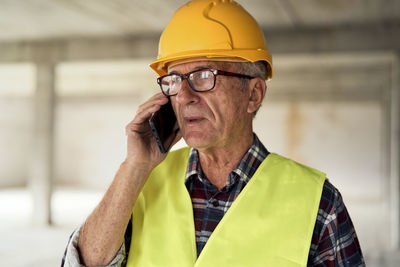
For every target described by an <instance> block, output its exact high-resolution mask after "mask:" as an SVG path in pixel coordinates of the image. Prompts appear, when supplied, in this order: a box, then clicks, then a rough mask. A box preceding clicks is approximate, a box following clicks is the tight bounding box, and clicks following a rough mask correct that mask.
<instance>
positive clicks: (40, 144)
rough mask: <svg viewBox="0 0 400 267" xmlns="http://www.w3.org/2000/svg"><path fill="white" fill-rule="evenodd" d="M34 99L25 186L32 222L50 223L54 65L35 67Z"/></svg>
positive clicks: (46, 64)
mask: <svg viewBox="0 0 400 267" xmlns="http://www.w3.org/2000/svg"><path fill="white" fill-rule="evenodd" d="M36 71H37V74H36V94H35V98H34V101H35V103H34V107H35V109H34V140H33V147H32V151H31V170H30V171H31V172H30V179H29V186H30V189H31V192H32V196H33V217H32V219H33V223H34V224H35V225H42V226H44V225H49V224H50V223H51V192H52V176H53V139H54V136H53V132H54V105H55V90H54V84H55V82H54V81H55V78H54V75H55V74H54V64H51V63H39V64H37V70H36Z"/></svg>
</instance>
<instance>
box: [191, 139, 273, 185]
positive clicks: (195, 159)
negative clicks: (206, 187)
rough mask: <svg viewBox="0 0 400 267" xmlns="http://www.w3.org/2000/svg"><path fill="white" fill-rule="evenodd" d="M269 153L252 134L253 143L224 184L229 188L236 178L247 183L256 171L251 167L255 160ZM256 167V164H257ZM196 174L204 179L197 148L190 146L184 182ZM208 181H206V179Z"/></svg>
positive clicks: (261, 158)
mask: <svg viewBox="0 0 400 267" xmlns="http://www.w3.org/2000/svg"><path fill="white" fill-rule="evenodd" d="M268 154H269V152H268V150H267V149H266V148H265V147H264V145H263V144H262V143H261V141H260V140H259V139H258V137H257V135H256V134H254V140H253V144H252V145H251V147H250V148H249V150H248V151H247V152H246V153H245V154H244V156H243V158H242V159H241V160H240V162H239V164H238V165H237V166H236V167H235V168H234V169H233V170H232V171H231V172H230V173H229V175H228V179H227V183H226V186H227V188H229V187H230V186H231V185H233V184H234V183H235V182H236V181H237V180H238V179H237V178H238V177H239V179H242V180H243V181H244V182H245V183H248V181H249V180H250V178H251V177H252V176H253V174H254V173H255V171H256V168H254V167H253V165H254V162H255V161H259V162H262V161H263V160H264V159H265V158H266V157H267V155H268ZM257 167H258V165H257ZM195 176H197V177H198V178H199V179H200V181H201V182H203V183H204V182H206V181H204V177H205V175H204V174H203V171H202V169H201V166H200V160H199V153H198V151H197V149H195V148H192V149H191V150H190V154H189V162H188V168H187V170H186V177H185V183H187V182H188V181H189V180H190V179H192V178H193V177H195ZM207 182H208V181H207Z"/></svg>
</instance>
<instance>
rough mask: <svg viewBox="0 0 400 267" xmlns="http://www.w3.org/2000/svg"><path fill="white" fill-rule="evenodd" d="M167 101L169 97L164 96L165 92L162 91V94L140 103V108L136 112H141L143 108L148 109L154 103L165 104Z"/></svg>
mask: <svg viewBox="0 0 400 267" xmlns="http://www.w3.org/2000/svg"><path fill="white" fill-rule="evenodd" d="M167 102H168V98H167V97H166V96H164V95H163V94H161V93H160V94H157V95H154V96H153V97H151V98H150V99H148V100H147V101H146V102H145V103H143V104H142V105H140V106H139V108H138V109H137V111H136V113H140V112H142V111H143V110H146V109H148V108H150V107H152V106H153V105H164V104H166V103H167Z"/></svg>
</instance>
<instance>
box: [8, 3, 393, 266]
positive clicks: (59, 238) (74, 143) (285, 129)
mask: <svg viewBox="0 0 400 267" xmlns="http://www.w3.org/2000/svg"><path fill="white" fill-rule="evenodd" d="M185 2H186V1H181V0H157V1H153V0H151V1H136V0H129V1H128V0H113V1H106V0H85V1H80V0H0V165H1V168H0V262H1V263H0V265H2V266H58V265H59V264H60V261H61V258H62V254H63V251H64V248H65V246H66V244H67V241H68V237H69V235H70V233H71V232H72V231H73V230H74V229H75V228H76V227H78V226H79V225H80V224H81V223H82V222H83V221H84V220H85V218H86V216H87V215H88V214H89V213H90V212H91V210H92V209H93V208H94V207H95V205H96V204H97V203H98V202H99V201H100V199H101V197H102V195H103V193H104V192H105V190H106V188H107V187H108V185H109V184H110V182H111V180H112V179H113V176H114V174H115V172H116V170H117V169H118V167H119V164H120V163H121V161H122V160H123V159H124V156H125V134H124V127H125V125H126V124H127V123H128V122H129V121H130V120H131V119H132V118H133V116H134V114H135V112H136V109H137V107H138V106H139V105H140V104H141V103H142V102H143V101H145V100H146V99H147V98H148V97H150V96H151V95H153V94H154V93H157V92H158V91H159V88H158V87H157V84H156V81H155V78H156V75H155V73H153V72H152V71H151V70H150V68H149V67H148V63H149V62H151V61H152V60H153V59H154V58H155V57H156V56H157V46H158V38H159V36H160V33H161V31H162V30H163V28H164V27H165V26H166V25H167V23H168V21H169V19H170V18H171V17H172V15H173V12H174V11H175V10H176V9H177V8H178V7H179V6H181V5H182V4H184V3H185ZM241 4H242V5H243V6H244V7H245V8H246V9H247V10H248V11H249V12H250V13H251V14H252V15H253V16H254V17H255V18H256V20H257V21H258V22H259V24H260V25H261V27H262V28H263V30H264V32H265V36H266V39H267V44H268V47H269V50H270V51H271V53H272V55H273V62H274V68H275V76H274V78H273V80H272V81H268V82H267V87H268V93H267V97H266V99H265V101H264V103H263V106H262V108H261V110H260V111H259V113H258V114H257V117H256V119H255V132H256V133H257V134H258V136H259V137H260V139H261V140H262V141H263V143H264V144H265V145H266V147H267V148H268V149H269V150H270V151H273V152H277V153H279V154H281V155H284V156H287V157H290V158H293V159H295V160H296V161H299V162H301V163H304V164H307V165H310V166H313V167H314V168H317V169H320V170H322V171H324V172H326V173H327V175H328V177H329V179H330V181H331V182H332V183H333V184H334V185H335V186H336V187H337V188H339V190H340V191H341V193H342V195H343V198H344V201H345V203H346V205H347V208H348V210H349V212H350V214H351V217H352V220H353V222H354V224H355V227H356V231H357V234H358V236H359V240H360V243H361V246H362V249H363V252H364V256H365V258H366V261H367V265H368V266H399V265H400V253H399V252H398V251H399V236H400V234H399V232H400V231H399V230H400V223H399V218H400V214H399V213H400V206H399V193H400V190H399V188H400V187H399V179H400V174H399V173H400V172H399V168H400V167H399V166H400V157H399V153H400V152H399V151H400V137H399V136H400V135H399V124H400V108H399V106H400V1H398V0H384V1H382V0H355V1H348V0H336V1H332V0H304V1H298V0H246V1H241ZM182 34H185V33H184V32H182ZM183 145H184V143H183V142H181V143H179V144H178V146H183Z"/></svg>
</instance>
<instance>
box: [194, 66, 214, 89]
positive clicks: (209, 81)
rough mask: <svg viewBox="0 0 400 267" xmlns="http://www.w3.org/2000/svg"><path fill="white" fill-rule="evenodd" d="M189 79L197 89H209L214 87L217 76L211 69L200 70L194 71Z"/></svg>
mask: <svg viewBox="0 0 400 267" xmlns="http://www.w3.org/2000/svg"><path fill="white" fill-rule="evenodd" d="M189 80H190V83H191V84H192V85H193V86H194V89H195V90H196V91H208V90H211V89H212V88H213V87H214V83H215V76H214V73H212V72H211V71H210V70H199V71H195V72H192V73H191V74H190V75H189Z"/></svg>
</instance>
